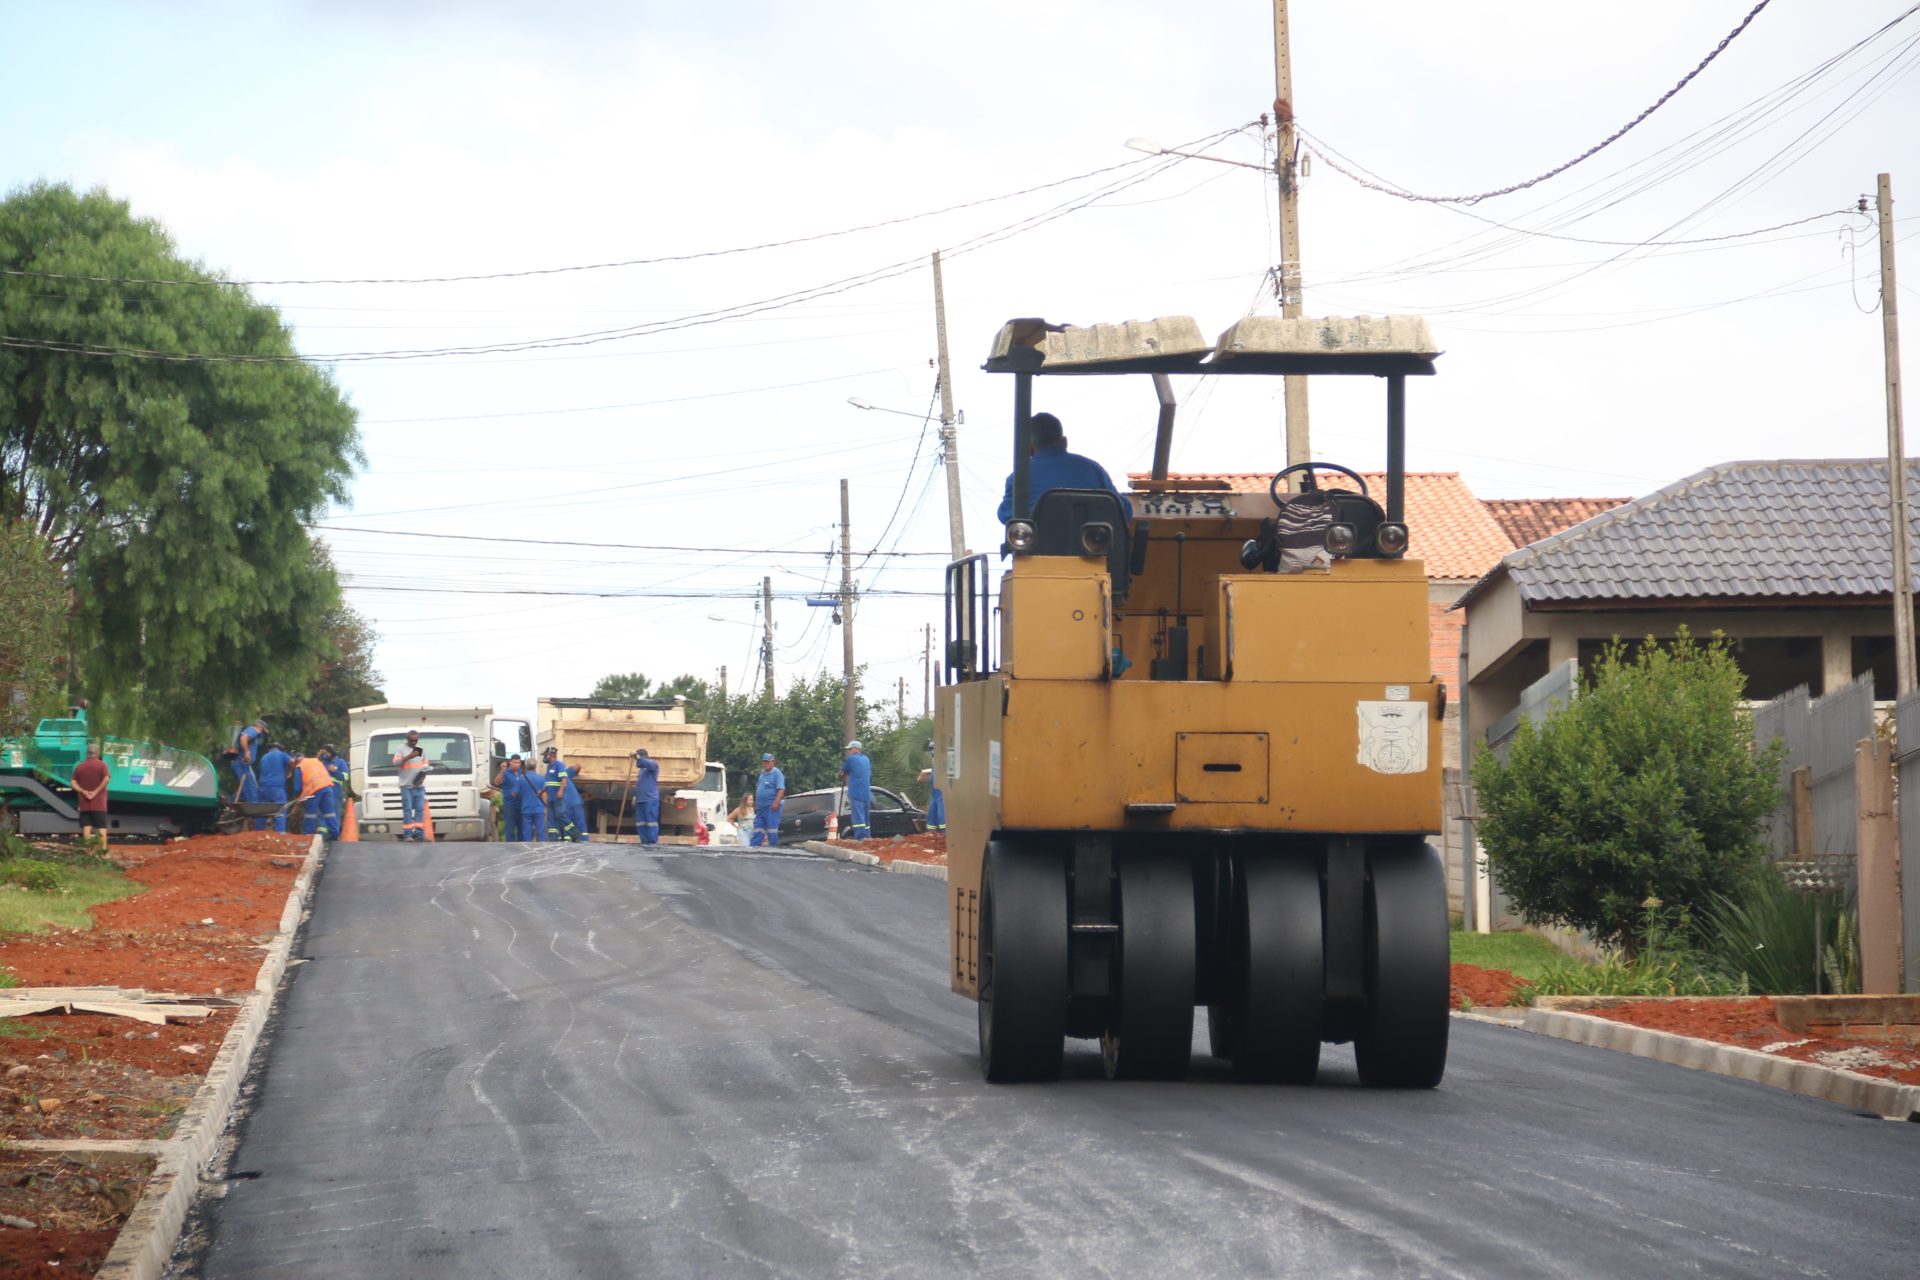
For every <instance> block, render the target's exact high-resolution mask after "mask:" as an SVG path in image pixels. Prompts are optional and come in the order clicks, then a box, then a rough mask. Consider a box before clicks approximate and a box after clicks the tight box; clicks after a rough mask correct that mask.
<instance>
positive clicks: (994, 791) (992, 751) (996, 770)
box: [987, 740, 1000, 796]
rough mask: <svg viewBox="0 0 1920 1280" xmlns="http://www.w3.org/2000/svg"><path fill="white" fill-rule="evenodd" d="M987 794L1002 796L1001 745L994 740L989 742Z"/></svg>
mask: <svg viewBox="0 0 1920 1280" xmlns="http://www.w3.org/2000/svg"><path fill="white" fill-rule="evenodd" d="M987 794H988V795H990V796H997V795H999V794H1000V744H999V743H997V742H994V741H992V740H989V741H988V742H987Z"/></svg>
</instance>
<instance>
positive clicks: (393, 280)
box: [0, 160, 1145, 289]
mask: <svg viewBox="0 0 1920 1280" xmlns="http://www.w3.org/2000/svg"><path fill="white" fill-rule="evenodd" d="M1143 163H1145V160H1124V161H1122V162H1120V163H1119V164H1110V165H1106V166H1103V167H1102V168H1099V169H1090V170H1088V171H1087V172H1086V173H1080V174H1075V175H1074V176H1073V177H1071V178H1056V179H1054V180H1053V181H1052V182H1042V183H1039V184H1037V185H1035V186H1031V187H1023V188H1021V189H1020V190H1018V191H1008V192H1005V193H1003V194H1001V195H997V196H983V197H981V198H979V199H977V200H966V201H962V202H961V203H960V204H950V205H948V206H946V207H945V208H944V209H929V210H926V211H924V212H921V213H909V214H903V215H902V216H900V217H898V218H888V219H885V220H884V221H881V222H869V223H866V224H864V225H862V226H857V227H844V228H842V229H840V230H838V231H822V232H818V233H816V234H814V235H810V236H795V237H793V238H791V239H787V240H769V241H766V242H765V243H762V244H749V245H739V246H736V247H733V248H728V249H704V250H699V251H697V252H694V253H676V254H664V255H662V256H660V257H656V258H625V259H621V260H619V261H614V262H583V263H577V264H574V265H571V266H563V267H532V268H527V269H525V270H520V271H482V272H473V273H469V274H466V275H452V276H358V277H341V278H308V279H293V278H288V279H281V280H206V279H202V280H167V279H162V278H157V277H154V278H148V277H140V276H92V275H81V274H78V273H70V272H62V271H22V270H18V269H12V268H9V269H5V270H0V275H4V276H25V277H29V278H32V279H36V280H78V281H85V282H87V283H89V284H138V285H188V286H198V287H201V288H228V287H231V288H243V289H253V288H265V287H268V286H280V285H359V284H462V283H467V282H472V281H481V280H518V279H524V278H526V277H530V276H557V275H569V274H572V273H575V272H581V271H611V270H616V269H619V268H623V267H653V266H662V265H665V264H667V263H673V262H697V261H699V260H701V259H703V258H724V257H730V256H732V255H735V254H742V253H759V252H762V251H764V250H767V249H787V248H791V247H793V246H794V245H801V244H815V243H817V242H819V241H821V240H834V239H838V238H840V237H842V236H851V235H859V234H861V233H862V232H866V231H880V230H883V229H885V228H887V227H897V226H900V225H902V224H903V223H908V222H917V221H919V220H921V219H923V218H937V217H940V216H941V215H943V214H948V213H958V212H960V211H961V210H963V209H977V208H979V207H980V206H982V205H989V204H998V203H1000V202H1001V201H1004V200H1017V199H1019V198H1020V197H1021V196H1029V195H1033V194H1034V193H1035V192H1039V191H1048V190H1051V189H1053V188H1054V187H1064V186H1070V185H1071V184H1073V183H1076V182H1084V181H1086V180H1087V179H1088V178H1097V177H1099V176H1101V175H1102V174H1107V173H1112V172H1114V171H1115V170H1118V169H1128V168H1132V167H1133V166H1135V165H1139V164H1143Z"/></svg>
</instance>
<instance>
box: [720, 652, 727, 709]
mask: <svg viewBox="0 0 1920 1280" xmlns="http://www.w3.org/2000/svg"><path fill="white" fill-rule="evenodd" d="M726 700H727V664H726V663H724V662H723V663H721V664H720V701H722V702H725V701H726Z"/></svg>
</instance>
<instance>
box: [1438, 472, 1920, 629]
mask: <svg viewBox="0 0 1920 1280" xmlns="http://www.w3.org/2000/svg"><path fill="white" fill-rule="evenodd" d="M1907 489H1908V492H1909V493H1912V494H1915V495H1916V497H1920V464H1916V463H1915V462H1913V461H1911V460H1909V461H1908V463H1907ZM1892 527H1893V522H1892V520H1891V518H1890V517H1889V515H1888V512H1887V464H1886V462H1885V460H1884V459H1879V460H1876V459H1873V458H1828V459H1792V460H1783V461H1756V462H1728V463H1723V464H1721V465H1720V466H1716V467H1709V468H1707V469H1706V470H1705V471H1701V472H1697V473H1696V474H1694V475H1691V476H1688V477H1687V478H1686V479H1684V480H1681V481H1679V482H1678V483H1675V484H1671V485H1668V486H1667V487H1666V488H1664V489H1661V490H1658V491H1656V492H1654V493H1650V494H1647V495H1646V496H1645V497H1642V498H1636V499H1634V500H1633V501H1632V502H1629V503H1627V504H1626V505H1624V506H1620V507H1615V508H1614V509H1613V510H1611V511H1607V512H1603V513H1601V514H1599V515H1596V516H1593V517H1592V518H1590V519H1587V520H1584V521H1582V522H1581V523H1579V524H1577V525H1575V526H1573V527H1572V528H1570V529H1566V530H1564V531H1562V532H1560V533H1557V534H1554V535H1553V536H1551V537H1548V538H1543V539H1542V540H1540V541H1538V542H1535V543H1533V544H1532V545H1531V546H1526V547H1522V548H1520V549H1519V550H1517V551H1515V552H1513V553H1511V554H1510V555H1508V556H1506V557H1505V558H1503V559H1502V560H1501V561H1500V563H1499V564H1497V565H1495V566H1494V568H1493V569H1492V570H1491V571H1490V572H1488V574H1487V575H1486V576H1485V577H1483V578H1482V579H1480V581H1479V582H1476V583H1475V584H1474V585H1473V586H1472V587H1471V588H1469V589H1468V591H1467V592H1466V594H1465V595H1463V596H1461V597H1460V600H1459V602H1458V603H1457V604H1456V605H1455V607H1456V608H1464V607H1466V605H1467V603H1468V602H1469V601H1471V600H1473V599H1474V598H1475V597H1477V596H1479V595H1480V594H1481V593H1482V592H1484V591H1486V590H1487V589H1489V588H1490V587H1491V586H1492V585H1493V584H1494V583H1495V582H1498V581H1499V580H1500V579H1501V578H1502V577H1511V578H1512V579H1513V582H1514V585H1515V586H1516V587H1518V589H1519V592H1520V598H1521V601H1522V602H1523V603H1524V604H1525V605H1527V606H1528V607H1535V606H1540V605H1546V606H1548V607H1551V606H1553V605H1555V604H1563V605H1569V606H1578V605H1580V604H1584V603H1588V602H1591V603H1596V604H1597V603H1602V602H1604V603H1609V604H1614V603H1627V604H1636V603H1654V602H1659V601H1678V600H1720V601H1729V600H1746V601H1767V600H1775V601H1784V600H1794V599H1809V598H1819V599H1824V600H1831V599H1833V598H1834V597H1844V596H1861V597H1873V596H1886V595H1889V594H1891V592H1892V590H1893V567H1892V566H1893V553H1892V549H1891V544H1892Z"/></svg>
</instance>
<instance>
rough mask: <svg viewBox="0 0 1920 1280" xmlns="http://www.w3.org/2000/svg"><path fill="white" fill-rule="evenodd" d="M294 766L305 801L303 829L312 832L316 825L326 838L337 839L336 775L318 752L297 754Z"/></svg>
mask: <svg viewBox="0 0 1920 1280" xmlns="http://www.w3.org/2000/svg"><path fill="white" fill-rule="evenodd" d="M293 768H294V776H295V777H296V778H297V779H298V780H299V784H300V799H301V801H302V803H304V804H305V805H306V814H307V820H306V824H305V825H304V827H303V828H302V830H303V831H304V832H305V833H306V834H307V835H312V834H313V833H314V831H315V830H316V829H317V830H319V831H320V832H321V834H323V835H324V836H325V837H326V838H327V839H329V840H338V839H339V838H340V814H339V812H338V811H337V810H336V809H335V808H334V807H333V775H332V774H331V773H328V772H327V766H326V764H325V763H324V762H322V761H321V759H320V758H319V757H318V756H301V755H296V756H295V757H294V758H293Z"/></svg>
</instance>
